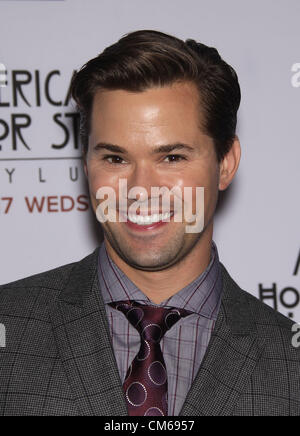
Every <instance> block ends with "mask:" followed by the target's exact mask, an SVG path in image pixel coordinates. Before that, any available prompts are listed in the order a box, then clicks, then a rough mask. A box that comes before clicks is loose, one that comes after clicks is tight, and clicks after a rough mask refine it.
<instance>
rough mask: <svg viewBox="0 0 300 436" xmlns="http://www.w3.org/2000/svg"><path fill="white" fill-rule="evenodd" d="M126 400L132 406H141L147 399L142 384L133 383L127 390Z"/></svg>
mask: <svg viewBox="0 0 300 436" xmlns="http://www.w3.org/2000/svg"><path fill="white" fill-rule="evenodd" d="M126 398H127V401H129V403H130V404H132V406H142V405H143V404H144V402H145V401H146V399H147V389H146V388H145V386H144V385H143V384H142V383H140V382H133V383H131V384H130V385H129V386H128V388H127V391H126Z"/></svg>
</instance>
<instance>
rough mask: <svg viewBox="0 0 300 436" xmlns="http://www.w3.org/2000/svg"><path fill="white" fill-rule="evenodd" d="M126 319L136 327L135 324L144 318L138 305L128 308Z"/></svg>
mask: <svg viewBox="0 0 300 436" xmlns="http://www.w3.org/2000/svg"><path fill="white" fill-rule="evenodd" d="M126 316H127V318H128V321H129V322H130V323H131V324H132V325H133V327H135V328H136V327H137V325H138V324H139V323H140V322H141V321H142V319H143V318H144V311H143V310H142V309H140V308H139V307H133V308H131V309H129V310H128V312H127V314H126Z"/></svg>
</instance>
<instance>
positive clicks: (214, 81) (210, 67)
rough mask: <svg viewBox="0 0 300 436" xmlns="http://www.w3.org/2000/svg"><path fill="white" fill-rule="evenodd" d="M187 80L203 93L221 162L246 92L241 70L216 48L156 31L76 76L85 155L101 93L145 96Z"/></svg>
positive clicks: (139, 35) (207, 128)
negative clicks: (237, 71)
mask: <svg viewBox="0 0 300 436" xmlns="http://www.w3.org/2000/svg"><path fill="white" fill-rule="evenodd" d="M186 81H188V82H193V83H194V84H195V85H196V87H197V89H198V91H199V97H200V102H201V105H200V107H199V111H200V110H201V111H202V114H203V115H204V120H205V125H201V127H202V129H203V132H204V133H206V134H207V135H208V136H210V137H211V138H212V139H213V141H214V145H215V151H216V155H217V159H218V162H221V161H222V160H223V158H224V157H225V155H226V154H227V153H228V152H229V150H230V149H231V146H232V144H233V141H234V138H235V136H236V125H237V112H238V109H239V106H240V102H241V90H240V86H239V82H238V77H237V74H236V72H235V70H234V69H233V68H232V67H231V66H230V65H229V64H227V63H226V62H225V61H224V60H223V59H222V58H221V56H220V55H219V53H218V51H217V50H216V49H215V48H212V47H208V46H206V45H204V44H201V43H199V42H196V41H195V40H193V39H187V40H186V41H183V40H181V39H179V38H176V37H174V36H171V35H168V34H165V33H162V32H158V31H154V30H139V31H136V32H131V33H128V34H127V35H125V36H124V37H122V38H121V39H120V40H119V41H118V42H116V43H115V44H113V45H111V46H109V47H107V48H106V49H105V50H104V51H103V52H102V53H101V54H99V56H97V57H96V58H94V59H92V60H90V61H89V62H87V63H86V64H85V65H84V66H83V67H82V68H81V69H80V70H79V71H78V72H76V73H75V74H74V76H73V79H72V84H71V93H72V97H73V99H74V100H75V102H76V104H77V108H78V110H79V112H80V119H81V123H80V136H81V142H82V146H83V155H84V156H86V153H87V151H88V142H89V141H88V137H89V133H90V120H91V112H92V107H93V100H94V96H95V93H96V92H97V91H99V90H101V89H102V90H125V91H131V92H143V91H146V90H147V89H150V88H153V87H163V86H168V85H172V84H173V83H175V82H186ZM199 119H200V118H199Z"/></svg>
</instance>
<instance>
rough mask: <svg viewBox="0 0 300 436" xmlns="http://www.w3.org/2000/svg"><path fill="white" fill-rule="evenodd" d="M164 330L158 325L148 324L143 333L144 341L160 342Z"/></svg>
mask: <svg viewBox="0 0 300 436" xmlns="http://www.w3.org/2000/svg"><path fill="white" fill-rule="evenodd" d="M161 335H162V329H161V327H160V326H159V325H158V324H148V325H147V326H146V327H145V328H144V329H143V331H142V336H143V339H145V340H148V341H151V342H156V343H158V342H159V341H160V338H161Z"/></svg>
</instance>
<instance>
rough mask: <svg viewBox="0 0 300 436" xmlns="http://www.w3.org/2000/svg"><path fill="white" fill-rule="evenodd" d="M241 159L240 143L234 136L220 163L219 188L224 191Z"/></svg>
mask: <svg viewBox="0 0 300 436" xmlns="http://www.w3.org/2000/svg"><path fill="white" fill-rule="evenodd" d="M240 160H241V144H240V141H239V138H238V137H237V136H236V137H235V139H234V141H233V144H232V147H231V149H230V150H229V152H228V153H227V154H226V156H225V157H224V159H223V160H222V162H221V163H220V180H219V190H220V191H225V189H227V188H228V186H229V185H230V184H231V182H232V181H233V179H234V176H235V174H236V172H237V170H238V167H239V164H240Z"/></svg>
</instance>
